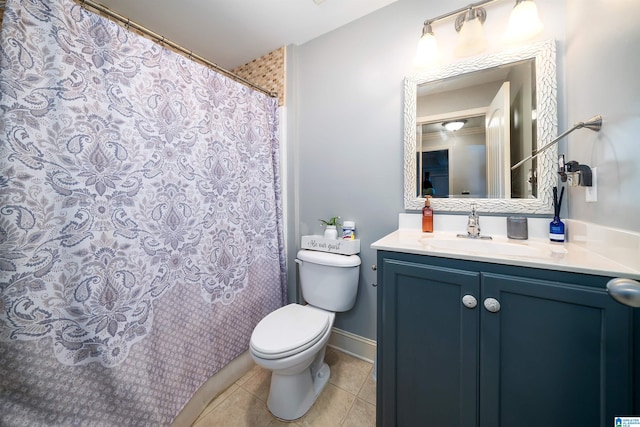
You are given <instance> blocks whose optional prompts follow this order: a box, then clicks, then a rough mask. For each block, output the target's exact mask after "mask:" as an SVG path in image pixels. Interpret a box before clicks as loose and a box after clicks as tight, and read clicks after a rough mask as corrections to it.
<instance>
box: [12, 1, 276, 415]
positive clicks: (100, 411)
mask: <svg viewBox="0 0 640 427" xmlns="http://www.w3.org/2000/svg"><path fill="white" fill-rule="evenodd" d="M0 37H1V38H0V67H1V72H0V96H1V98H0V114H1V116H0V425H7V426H17V425H28V426H36V425H47V426H51V425H60V426H71V425H82V426H88V425H108V426H115V425H118V426H120V425H166V424H169V423H170V422H171V421H172V420H173V419H174V418H175V416H176V415H177V414H178V412H179V411H180V409H181V408H182V407H183V406H184V405H185V404H186V402H187V401H188V400H189V398H190V397H191V396H192V395H193V393H194V392H195V391H196V390H197V389H198V387H199V386H200V385H202V384H203V383H204V382H205V381H206V380H207V379H208V378H209V377H210V376H211V375H213V374H214V373H215V372H217V371H218V370H220V369H221V368H222V367H224V366H225V364H227V363H228V362H229V361H231V360H232V359H234V358H236V357H237V356H238V355H239V354H241V353H243V352H244V351H246V350H247V349H248V343H249V338H250V334H251V332H252V330H253V328H254V327H255V325H256V324H257V322H258V321H259V320H260V319H261V318H262V317H264V316H265V315H266V314H268V313H269V312H271V311H273V310H275V309H276V308H278V307H280V306H282V305H283V304H284V301H285V288H286V283H285V266H284V249H283V233H282V212H281V206H280V182H279V176H278V168H279V165H278V151H279V141H278V123H277V100H276V99H275V98H270V97H267V96H265V95H263V94H261V93H258V92H256V91H254V90H252V89H249V88H247V87H245V86H243V85H241V84H239V83H236V82H234V81H232V80H230V79H228V78H227V77H225V76H223V75H221V74H218V73H216V72H214V71H212V70H211V69H208V68H206V67H204V66H201V65H199V64H196V63H194V62H192V61H190V60H188V59H186V58H184V57H182V56H180V55H178V54H175V53H173V52H171V51H169V50H167V49H164V48H163V47H161V46H159V45H157V44H155V43H153V42H151V41H149V40H147V39H145V38H142V37H140V36H138V35H136V34H133V33H131V32H129V31H127V30H126V29H125V28H122V27H120V26H118V25H117V24H115V23H113V22H111V21H109V20H107V19H105V18H102V17H100V16H97V15H95V14H92V13H90V12H88V11H86V10H84V9H82V8H81V7H80V6H79V5H76V4H74V3H73V2H72V1H71V0H22V1H20V0H9V1H8V2H7V5H6V9H5V14H4V22H3V28H2V33H1V36H0Z"/></svg>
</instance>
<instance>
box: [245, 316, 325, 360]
mask: <svg viewBox="0 0 640 427" xmlns="http://www.w3.org/2000/svg"><path fill="white" fill-rule="evenodd" d="M329 314H330V313H328V312H326V311H323V310H320V309H317V308H313V307H310V306H303V305H300V304H289V305H286V306H284V307H281V308H279V309H277V310H276V311H274V312H272V313H270V314H268V315H267V316H266V317H265V318H264V319H262V320H261V321H260V322H259V323H258V325H257V326H256V328H255V329H254V330H253V334H252V335H251V344H250V345H251V351H252V352H253V353H254V354H255V355H256V356H258V357H261V358H264V359H280V358H283V357H288V356H291V355H293V354H296V353H300V352H302V351H304V350H306V349H307V348H309V347H311V346H313V345H314V344H315V343H317V342H318V341H319V340H320V339H321V338H322V337H323V336H324V335H325V333H326V332H327V330H328V329H329V326H330V324H331V322H330V316H329Z"/></svg>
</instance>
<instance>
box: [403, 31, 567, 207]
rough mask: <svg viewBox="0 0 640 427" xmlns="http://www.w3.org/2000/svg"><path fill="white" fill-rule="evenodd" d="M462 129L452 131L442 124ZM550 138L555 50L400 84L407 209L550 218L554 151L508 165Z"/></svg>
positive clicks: (463, 64) (462, 65) (469, 64)
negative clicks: (427, 205)
mask: <svg viewBox="0 0 640 427" xmlns="http://www.w3.org/2000/svg"><path fill="white" fill-rule="evenodd" d="M456 121H458V122H461V123H462V127H461V128H460V129H458V130H447V129H446V128H445V127H444V125H445V124H452V122H456ZM556 131H557V102H556V64H555V43H554V42H553V41H546V42H542V43H537V44H533V45H529V46H525V47H521V48H517V49H514V50H509V51H504V52H500V53H496V54H492V55H485V56H481V57H476V58H471V59H469V60H464V61H460V62H456V63H453V64H449V65H446V66H443V67H440V68H437V69H433V70H429V71H427V72H425V73H423V74H419V75H416V76H411V77H407V78H406V79H405V129H404V145H405V155H404V162H405V165H404V169H405V170H404V174H405V177H404V187H405V188H404V205H405V209H421V208H422V206H424V197H423V196H424V195H427V194H430V195H432V196H433V197H434V199H432V202H431V205H432V206H433V208H434V209H436V210H442V211H461V212H467V211H468V210H469V206H470V204H471V202H475V203H476V205H477V207H478V210H480V211H481V212H496V213H537V214H542V213H545V214H546V213H552V212H553V206H552V205H553V203H552V188H553V186H554V185H555V184H556V183H557V177H556V168H555V165H556V160H557V148H556V147H555V146H553V147H551V148H550V149H548V150H547V151H545V152H544V153H543V154H541V155H540V156H539V157H538V158H537V159H533V160H532V161H528V162H527V163H525V164H524V165H522V166H521V167H519V168H518V169H516V170H515V171H511V170H510V168H511V165H513V164H515V163H517V162H518V161H520V160H521V159H522V158H524V157H526V156H528V155H529V154H531V152H532V151H533V150H535V149H537V148H539V147H542V146H544V145H545V144H546V143H548V142H549V141H551V140H552V139H553V138H554V137H555V135H556Z"/></svg>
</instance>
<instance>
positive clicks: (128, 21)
mask: <svg viewBox="0 0 640 427" xmlns="http://www.w3.org/2000/svg"><path fill="white" fill-rule="evenodd" d="M129 25H131V19H127V25H125V28H126V29H127V30H128V29H129Z"/></svg>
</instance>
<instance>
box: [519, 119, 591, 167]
mask: <svg viewBox="0 0 640 427" xmlns="http://www.w3.org/2000/svg"><path fill="white" fill-rule="evenodd" d="M582 128H587V129H591V130H593V131H596V132H598V131H599V130H600V129H601V128H602V116H600V115H597V116H593V117H591V118H590V119H589V120H587V121H585V122H578V123H576V124H575V125H573V127H572V128H571V129H569V130H567V131H566V132H563V133H562V134H561V135H559V136H558V137H557V138H555V139H554V140H553V141H551V142H549V143H548V144H546V145H545V146H544V147H542V148H540V149H539V150H536V151H535V152H534V153H533V154H531V155H530V156H529V157H527V158H525V159H522V160H520V161H519V162H518V163H516V164H515V165H513V166H511V170H515V169H517V168H519V167H520V166H522V165H523V164H524V163H525V162H527V161H528V160H531V159H533V158H535V157H538V155H539V154H540V153H542V152H543V151H544V150H546V149H547V148H549V147H551V146H552V145H553V144H555V143H557V142H558V141H560V140H561V139H562V138H564V137H565V136H567V135H569V134H570V133H571V132H573V131H574V130H577V129H582Z"/></svg>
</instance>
